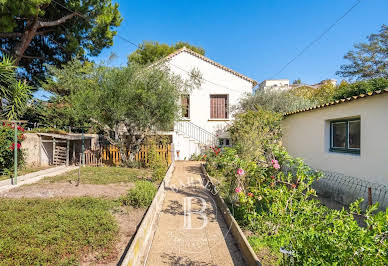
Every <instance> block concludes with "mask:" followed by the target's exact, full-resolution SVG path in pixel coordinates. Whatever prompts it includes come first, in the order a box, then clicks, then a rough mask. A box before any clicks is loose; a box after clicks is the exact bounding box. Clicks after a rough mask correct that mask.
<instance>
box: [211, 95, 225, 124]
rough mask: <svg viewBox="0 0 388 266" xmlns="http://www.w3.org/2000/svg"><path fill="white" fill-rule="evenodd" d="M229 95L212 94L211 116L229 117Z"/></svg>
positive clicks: (218, 117) (216, 117)
mask: <svg viewBox="0 0 388 266" xmlns="http://www.w3.org/2000/svg"><path fill="white" fill-rule="evenodd" d="M228 105H229V104H228V95H226V94H223V95H210V118H211V119H228V118H229V106H228Z"/></svg>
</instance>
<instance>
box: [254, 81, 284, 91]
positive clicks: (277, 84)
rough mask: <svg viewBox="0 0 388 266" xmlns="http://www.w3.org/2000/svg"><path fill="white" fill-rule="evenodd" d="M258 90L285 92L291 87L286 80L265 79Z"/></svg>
mask: <svg viewBox="0 0 388 266" xmlns="http://www.w3.org/2000/svg"><path fill="white" fill-rule="evenodd" d="M259 89H260V90H279V91H285V90H289V89H291V87H290V81H289V80H288V79H266V80H264V81H262V82H261V83H260V85H259Z"/></svg>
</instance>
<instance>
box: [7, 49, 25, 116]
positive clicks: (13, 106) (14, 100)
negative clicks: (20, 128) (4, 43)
mask: <svg viewBox="0 0 388 266" xmlns="http://www.w3.org/2000/svg"><path fill="white" fill-rule="evenodd" d="M15 70H16V66H15V65H14V61H13V60H12V59H11V58H10V57H7V56H3V58H2V60H1V61H0V117H5V118H7V119H10V120H11V119H16V118H18V116H19V115H20V114H21V113H22V111H23V110H24V108H25V107H26V105H27V101H28V99H29V98H30V97H31V87H30V86H28V85H27V83H26V82H21V81H20V80H17V78H16V74H15Z"/></svg>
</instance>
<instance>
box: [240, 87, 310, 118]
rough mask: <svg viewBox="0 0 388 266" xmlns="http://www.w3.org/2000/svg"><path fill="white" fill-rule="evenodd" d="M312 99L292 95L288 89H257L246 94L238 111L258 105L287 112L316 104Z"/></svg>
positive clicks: (252, 108) (255, 108)
mask: <svg viewBox="0 0 388 266" xmlns="http://www.w3.org/2000/svg"><path fill="white" fill-rule="evenodd" d="M316 104H317V103H316V101H315V100H314V99H306V98H304V97H303V95H294V94H293V93H290V92H288V91H277V90H259V91H256V93H255V94H253V95H247V96H245V97H244V98H242V99H241V101H240V103H239V107H238V108H239V109H240V111H243V112H244V111H248V110H254V111H255V110H257V109H258V106H260V107H261V108H264V109H266V110H269V111H273V112H278V113H287V112H292V111H296V110H299V109H305V108H308V107H311V106H314V105H316Z"/></svg>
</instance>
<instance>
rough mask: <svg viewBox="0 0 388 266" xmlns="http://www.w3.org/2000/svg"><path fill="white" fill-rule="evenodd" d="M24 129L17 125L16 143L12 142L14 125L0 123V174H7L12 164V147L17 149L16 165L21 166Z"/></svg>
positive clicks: (22, 161)
mask: <svg viewBox="0 0 388 266" xmlns="http://www.w3.org/2000/svg"><path fill="white" fill-rule="evenodd" d="M23 131H24V129H23V128H22V127H20V126H18V144H17V146H16V147H15V144H14V135H15V132H14V127H13V126H12V125H10V124H5V123H3V125H0V174H9V173H10V171H11V169H12V168H13V166H14V149H15V148H16V149H18V166H19V167H22V166H23V163H24V160H23V151H22V150H21V142H22V140H23V139H24V135H23Z"/></svg>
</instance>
